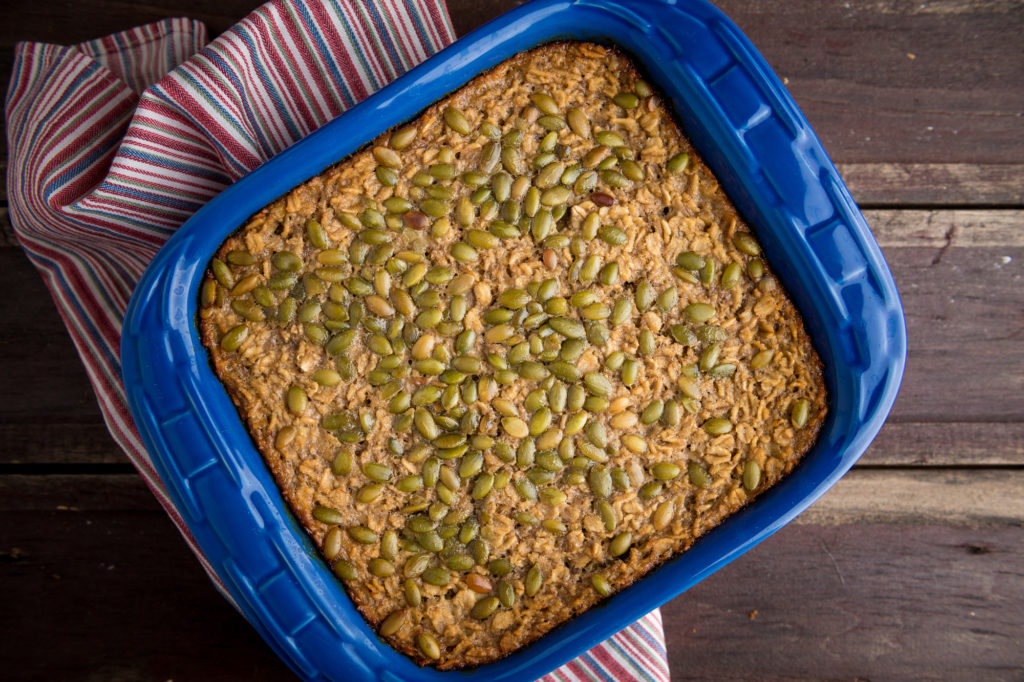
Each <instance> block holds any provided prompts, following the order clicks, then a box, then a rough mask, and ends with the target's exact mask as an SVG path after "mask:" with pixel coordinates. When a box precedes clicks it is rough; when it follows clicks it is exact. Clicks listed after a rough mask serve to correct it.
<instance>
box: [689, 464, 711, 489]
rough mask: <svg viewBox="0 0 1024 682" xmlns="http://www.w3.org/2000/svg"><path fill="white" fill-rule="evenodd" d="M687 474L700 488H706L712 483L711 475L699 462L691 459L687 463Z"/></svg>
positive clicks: (691, 481)
mask: <svg viewBox="0 0 1024 682" xmlns="http://www.w3.org/2000/svg"><path fill="white" fill-rule="evenodd" d="M687 474H688V475H689V477H690V483H692V484H693V485H694V486H696V487H698V488H706V487H707V486H709V485H710V484H711V476H710V475H709V474H708V472H707V469H705V468H704V467H703V466H701V464H700V463H699V462H694V461H691V462H690V463H689V464H688V465H687Z"/></svg>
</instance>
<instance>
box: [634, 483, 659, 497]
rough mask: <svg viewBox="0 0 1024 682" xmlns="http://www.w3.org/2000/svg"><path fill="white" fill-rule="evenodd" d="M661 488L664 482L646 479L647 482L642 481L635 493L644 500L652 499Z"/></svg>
mask: <svg viewBox="0 0 1024 682" xmlns="http://www.w3.org/2000/svg"><path fill="white" fill-rule="evenodd" d="M663 488H664V484H663V483H662V482H661V481H648V482H647V483H644V484H643V485H642V486H640V489H639V490H637V492H636V495H637V497H639V498H640V499H641V500H644V501H648V500H652V499H654V498H655V497H657V496H658V495H660V494H661V491H662V489H663Z"/></svg>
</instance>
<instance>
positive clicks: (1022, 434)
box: [860, 419, 1024, 466]
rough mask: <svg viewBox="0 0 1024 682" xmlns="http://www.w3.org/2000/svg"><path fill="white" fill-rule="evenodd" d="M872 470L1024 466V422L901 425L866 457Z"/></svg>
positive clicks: (891, 426) (891, 424)
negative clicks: (876, 467)
mask: <svg viewBox="0 0 1024 682" xmlns="http://www.w3.org/2000/svg"><path fill="white" fill-rule="evenodd" d="M860 464H864V465H872V466H894V465H895V466H964V465H970V466H1007V465H1012V466H1022V465H1024V422H1003V423H999V422H989V421H983V422H944V421H935V422H899V421H896V420H895V419H891V420H889V421H888V422H886V424H885V426H883V427H882V430H881V432H880V433H879V434H878V437H877V438H875V441H874V442H873V443H872V444H871V447H870V448H868V451H867V452H866V453H864V456H863V457H862V458H861V460H860Z"/></svg>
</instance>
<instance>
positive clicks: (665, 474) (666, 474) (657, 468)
mask: <svg viewBox="0 0 1024 682" xmlns="http://www.w3.org/2000/svg"><path fill="white" fill-rule="evenodd" d="M680 471H681V469H680V468H679V465H678V464H676V463H674V462H658V463H656V464H655V465H654V466H652V467H651V475H652V476H654V477H655V478H656V479H658V480H659V481H671V480H672V479H674V478H675V477H676V476H678V475H679V472H680Z"/></svg>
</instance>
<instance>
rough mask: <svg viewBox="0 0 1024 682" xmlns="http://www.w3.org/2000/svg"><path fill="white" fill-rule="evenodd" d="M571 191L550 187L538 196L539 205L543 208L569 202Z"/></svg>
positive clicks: (564, 188)
mask: <svg viewBox="0 0 1024 682" xmlns="http://www.w3.org/2000/svg"><path fill="white" fill-rule="evenodd" d="M571 195H572V191H571V190H569V189H568V188H566V187H552V188H550V189H546V190H544V191H543V192H542V193H541V195H540V203H541V204H542V205H544V206H559V205H561V204H564V203H565V202H566V201H568V200H569V197H570V196H571Z"/></svg>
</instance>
